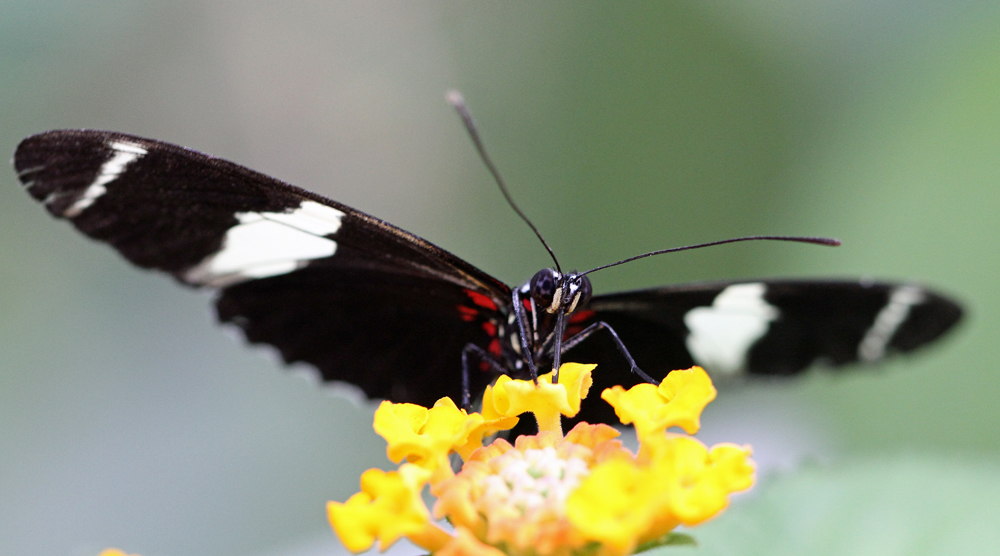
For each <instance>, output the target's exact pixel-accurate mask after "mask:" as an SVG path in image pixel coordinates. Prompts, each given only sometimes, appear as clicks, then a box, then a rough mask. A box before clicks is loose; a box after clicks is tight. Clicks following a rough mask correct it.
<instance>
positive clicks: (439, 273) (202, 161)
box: [14, 130, 509, 403]
mask: <svg viewBox="0 0 1000 556" xmlns="http://www.w3.org/2000/svg"><path fill="white" fill-rule="evenodd" d="M14 166H15V169H16V170H17V172H18V175H19V177H20V179H21V181H22V182H24V184H25V185H26V186H27V189H28V192H29V193H30V194H31V195H32V196H33V197H34V198H35V199H37V200H39V201H41V202H42V203H43V204H44V205H45V206H46V208H47V209H48V210H49V211H50V212H51V213H52V214H53V215H55V216H56V217H59V218H65V219H68V220H70V221H71V222H72V223H73V224H74V225H75V226H76V227H77V228H78V229H79V230H80V231H81V232H83V233H84V234H86V235H88V236H90V237H92V238H94V239H97V240H100V241H104V242H107V243H109V244H111V245H112V246H113V247H115V248H116V249H117V250H118V251H119V252H120V253H121V254H122V255H124V256H125V257H126V258H127V259H128V260H130V261H131V262H133V263H134V264H136V265H138V266H141V267H144V268H153V269H157V270H162V271H166V272H169V273H171V274H172V275H173V276H175V277H176V278H177V279H178V280H180V281H181V282H183V283H185V284H188V285H192V286H204V287H215V288H219V289H221V293H220V297H219V299H218V311H219V317H220V319H221V320H222V321H225V322H231V323H234V324H236V325H237V326H239V327H240V328H242V329H243V330H244V331H245V333H246V335H247V338H248V339H249V340H250V341H252V342H263V343H268V344H272V345H274V346H276V347H277V348H278V349H279V350H280V351H281V352H282V355H283V356H284V358H285V360H286V361H289V362H291V361H305V362H307V363H311V364H313V365H315V366H316V367H317V368H318V369H319V371H320V372H321V374H322V376H323V378H324V379H327V380H345V381H348V382H351V383H354V384H357V385H359V386H361V387H362V388H363V389H364V390H365V392H366V393H367V394H368V395H369V396H372V397H391V398H392V399H395V400H397V401H419V402H423V403H427V402H430V403H433V402H434V401H435V400H436V399H437V398H438V397H440V396H441V395H444V394H449V395H454V396H455V397H456V398H457V397H458V394H459V392H460V390H461V359H460V352H461V349H462V347H463V346H464V344H465V343H469V342H472V343H475V344H477V345H481V346H482V347H483V348H484V349H485V348H488V347H489V345H490V343H491V342H492V341H493V340H494V339H495V338H494V337H493V336H491V335H490V332H491V330H492V331H493V332H494V334H495V327H494V328H493V329H491V328H490V327H489V326H488V325H485V323H488V322H490V321H491V320H494V321H495V320H498V319H500V318H501V316H500V315H499V312H498V307H499V306H500V305H502V304H504V303H509V300H508V299H509V289H508V288H507V286H506V285H504V284H503V283H502V282H499V281H498V280H496V279H494V278H492V277H490V276H489V275H487V274H485V273H483V272H482V271H480V270H478V269H476V268H475V267H474V266H472V265H470V264H469V263H467V262H465V261H463V260H462V259H460V258H458V257H456V256H454V255H452V254H450V253H448V252H446V251H444V250H443V249H440V248H438V247H436V246H434V245H432V244H431V243H429V242H427V241H425V240H423V239H421V238H419V237H417V236H415V235H413V234H410V233H408V232H405V231H403V230H401V229H399V228H397V227H395V226H392V225H390V224H388V223H385V222H383V221H381V220H379V219H377V218H374V217H372V216H369V215H367V214H364V213H362V212H360V211H357V210H354V209H352V208H350V207H348V206H346V205H343V204H340V203H337V202H335V201H331V200H329V199H326V198H323V197H321V196H319V195H316V194H314V193H310V192H308V191H305V190H303V189H300V188H297V187H294V186H292V185H289V184H286V183H284V182H281V181H278V180H275V179H273V178H270V177H268V176H265V175H263V174H260V173H258V172H255V171H253V170H250V169H247V168H244V167H243V166H240V165H237V164H233V163H231V162H227V161H225V160H222V159H218V158H214V157H211V156H207V155H204V154H201V153H198V152H195V151H191V150H188V149H185V148H183V147H178V146H175V145H170V144H167V143H162V142H159V141H153V140H149V139H143V138H139V137H134V136H130V135H125V134H120V133H111V132H102V131H87V130H67V131H51V132H47V133H42V134H39V135H35V136H32V137H29V138H27V139H25V140H24V141H23V142H22V143H21V144H20V145H19V146H18V149H17V151H16V153H15V156H14ZM470 292H471V293H470ZM483 299H486V300H489V303H483V302H482V300H483ZM475 300H479V301H480V303H478V304H477V303H474V301H475ZM491 303H492V309H491V308H490V304H491ZM491 376H492V375H490V377H491ZM490 377H486V376H478V375H477V376H473V377H472V382H473V386H475V387H476V388H479V389H480V390H481V389H482V388H483V387H485V384H486V381H487V380H488V379H489V378H490Z"/></svg>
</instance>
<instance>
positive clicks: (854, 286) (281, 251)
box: [14, 122, 962, 421]
mask: <svg viewBox="0 0 1000 556" xmlns="http://www.w3.org/2000/svg"><path fill="white" fill-rule="evenodd" d="M467 123H468V122H467ZM473 138H474V140H475V141H476V145H477V147H479V148H480V149H481V143H480V142H479V139H478V136H477V135H475V134H473ZM481 150H482V149H481ZM484 158H485V157H484ZM487 163H488V165H489V166H490V167H491V169H492V163H490V162H489V161H488V159H487ZM14 167H15V169H16V171H17V175H18V177H19V179H20V181H21V182H22V183H23V184H24V186H25V188H26V189H27V192H28V193H29V194H30V195H31V196H32V197H33V198H35V199H36V200H37V201H39V202H41V203H42V205H44V206H45V208H46V209H47V210H48V211H49V212H50V213H51V214H52V215H53V216H54V217H56V218H60V219H64V220H68V221H70V222H71V223H72V224H73V225H74V226H75V227H76V228H77V229H78V230H79V231H80V232H82V233H83V234H85V235H87V236H89V237H90V238H93V239H95V240H98V241H102V242H105V243H107V244H109V245H111V246H112V247H114V248H115V249H116V250H117V251H118V252H119V253H121V254H122V256H124V257H125V258H126V259H128V260H129V261H130V262H132V263H133V264H135V265H136V266H139V267H142V268H148V269H155V270H158V271H162V272H166V273H169V274H170V275H172V276H173V277H174V278H175V279H176V280H177V281H179V282H180V283H182V284H184V285H186V286H191V287H194V288H208V289H212V290H215V291H216V292H217V296H216V298H215V307H216V311H217V314H218V319H219V320H220V321H221V322H223V323H229V324H232V325H235V326H236V327H238V328H239V329H240V330H242V332H243V334H244V335H245V337H246V339H247V340H248V341H249V342H251V343H255V344H256V343H264V344H270V345H272V346H274V347H276V348H277V349H278V350H279V351H280V353H281V354H282V356H283V358H284V360H285V361H286V362H289V363H291V362H298V361H301V362H305V363H308V364H310V365H312V366H313V367H315V369H317V370H318V373H319V375H320V376H321V377H322V379H323V380H324V381H340V382H346V383H350V384H353V385H355V386H357V387H359V388H360V389H361V390H363V391H364V393H365V394H366V395H367V396H369V397H370V398H385V399H389V400H392V401H395V402H412V403H418V404H421V405H425V406H429V405H430V404H433V403H434V402H435V401H436V400H437V399H438V398H440V397H442V396H450V397H451V398H452V399H454V400H455V401H457V402H461V403H464V404H468V402H469V400H470V397H471V398H474V397H476V396H477V395H478V394H479V393H481V392H482V391H483V390H484V389H485V387H486V386H487V385H488V384H489V383H490V382H491V381H492V380H493V379H495V378H496V376H498V375H499V374H501V373H503V374H508V375H511V376H513V377H516V378H527V377H531V376H535V375H536V374H537V373H539V372H545V371H547V370H548V369H549V368H551V367H552V366H553V365H554V364H557V363H558V362H559V361H560V358H562V359H565V358H566V357H572V359H573V360H574V361H579V362H593V363H599V372H598V373H597V374H596V376H595V385H594V387H595V388H602V387H606V386H610V385H611V384H634V383H636V382H638V381H643V380H654V381H655V380H657V379H660V378H662V377H663V376H664V375H665V374H666V373H667V372H669V371H670V370H672V369H683V368H688V367H690V366H692V365H695V364H697V365H701V366H702V367H704V368H706V369H707V370H708V371H709V372H711V373H713V374H714V375H716V376H745V375H793V374H796V373H799V372H801V371H803V370H804V369H806V368H808V367H809V366H811V365H813V364H814V363H817V362H824V363H827V364H830V365H833V366H838V365H843V364H847V363H852V362H862V363H872V362H877V361H880V360H882V359H883V358H885V357H887V356H889V355H891V354H894V353H898V352H908V351H911V350H913V349H915V348H917V347H919V346H922V345H924V344H927V343H928V342H931V341H933V340H935V339H937V338H939V337H941V336H942V335H943V334H944V333H945V332H947V331H948V330H949V329H951V328H953V327H954V325H955V324H956V323H957V322H958V321H959V320H960V318H961V315H962V309H961V308H960V306H959V305H958V304H957V303H956V302H954V301H952V300H950V299H949V298H947V297H945V296H943V295H941V294H939V293H936V292H934V291H931V290H929V289H927V288H925V287H922V286H920V285H916V284H911V283H886V282H876V281H869V280H821V281H806V280H747V281H729V282H714V283H699V284H686V285H675V286H665V287H657V288H653V289H647V290H640V291H631V292H624V293H613V294H603V295H594V294H593V288H592V285H591V282H590V279H589V276H588V274H589V273H590V272H592V271H588V272H583V273H577V272H563V271H562V270H560V269H559V268H558V266H557V267H556V268H547V269H543V270H541V271H539V272H537V273H536V274H535V275H534V276H533V277H532V278H531V279H530V280H528V281H527V282H525V283H524V284H523V285H521V286H518V287H510V286H508V285H507V284H504V283H503V282H501V281H499V280H497V279H496V278H493V277H492V276H490V275H489V274H487V273H485V272H483V271H482V270H479V269H478V268H476V267H474V266H473V265H471V264H470V263H468V262H466V261H464V260H462V259H461V258H459V257H457V256H455V255H453V254H451V253H449V252H447V251H445V250H444V249H441V248H440V247H437V246H436V245H434V244H432V243H430V242H428V241H425V240H424V239H421V238H419V237H417V236H416V235H414V234H411V233H409V232H406V231H404V230H402V229H400V228H398V227H396V226H393V225H392V224H389V223H387V222H385V221H383V220H380V219H378V218H375V217H373V216H370V215H368V214H365V213H363V212H361V211H358V210H355V209H353V208H351V207H349V206H346V205H344V204H341V203H338V202H336V201H333V200H330V199H327V198H325V197H323V196H320V195H317V194H315V193H312V192H309V191H306V190H304V189H301V188H298V187H295V186H292V185H289V184H287V183H284V182H282V181H279V180H277V179H274V178H271V177H268V176H266V175H263V174H261V173H258V172H255V171H253V170H250V169H248V168H245V167H243V166H240V165H237V164H234V163H232V162H228V161H226V160H222V159H219V158H214V157H212V156H209V155H206V154H202V153H199V152H196V151H193V150H189V149H186V148H183V147H179V146H176V145H172V144H169V143H164V142H161V141H156V140H151V139H144V138H140V137H136V136H133V135H128V134H124V133H115V132H108V131H92V130H56V131H48V132H45V133H40V134H38V135H33V136H31V137H28V138H27V139H24V140H23V141H22V142H21V143H20V145H19V146H18V147H17V150H16V153H15V155H14ZM501 187H502V188H503V186H502V184H501ZM504 193H505V195H506V189H504ZM512 204H513V203H512ZM515 210H518V212H519V213H520V211H519V209H516V206H515ZM529 224H530V222H529ZM532 228H534V226H532ZM539 237H540V236H539ZM741 239H745V238H741ZM772 239H784V238H772ZM793 239H795V238H793ZM798 239H803V238H798ZM730 241H733V240H730ZM546 247H547V246H546ZM627 260H629V259H627ZM557 265H558V263H557ZM609 266H610V265H609ZM599 268H603V267H599ZM594 270H598V269H594ZM597 391H598V392H599V391H600V390H597ZM588 411H589V413H588V414H586V415H585V417H587V418H589V419H590V420H593V421H609V420H611V419H612V418H613V414H611V413H610V410H609V409H593V410H588Z"/></svg>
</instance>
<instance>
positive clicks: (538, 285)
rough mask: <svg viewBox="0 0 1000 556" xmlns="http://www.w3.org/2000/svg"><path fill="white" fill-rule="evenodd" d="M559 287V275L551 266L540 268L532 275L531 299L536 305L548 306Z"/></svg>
mask: <svg viewBox="0 0 1000 556" xmlns="http://www.w3.org/2000/svg"><path fill="white" fill-rule="evenodd" d="M557 287H559V275H558V274H557V273H556V271H555V270H552V269H551V268H545V269H542V270H539V271H538V272H536V273H535V275H534V276H532V277H531V299H534V300H535V305H537V306H539V307H545V308H548V307H549V306H550V305H552V299H553V298H554V297H555V295H556V288H557Z"/></svg>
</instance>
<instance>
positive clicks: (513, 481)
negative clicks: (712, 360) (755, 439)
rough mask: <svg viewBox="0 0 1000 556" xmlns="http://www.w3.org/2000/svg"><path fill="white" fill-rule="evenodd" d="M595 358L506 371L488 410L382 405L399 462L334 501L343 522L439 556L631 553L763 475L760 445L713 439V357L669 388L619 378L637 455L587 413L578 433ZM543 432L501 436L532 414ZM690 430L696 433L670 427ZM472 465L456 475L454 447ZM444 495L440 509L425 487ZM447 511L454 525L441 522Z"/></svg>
mask: <svg viewBox="0 0 1000 556" xmlns="http://www.w3.org/2000/svg"><path fill="white" fill-rule="evenodd" d="M593 369H594V365H581V364H576V363H566V364H564V365H563V366H562V367H561V368H560V369H559V374H558V377H559V378H558V383H553V380H552V378H553V377H552V373H549V374H548V375H544V376H541V377H539V379H538V381H537V383H535V382H534V381H530V380H512V379H510V378H509V377H506V376H501V377H500V378H499V379H498V380H497V381H496V383H495V384H494V385H493V387H491V388H488V389H487V390H486V392H485V394H484V396H483V407H482V411H481V412H480V413H468V412H466V411H465V410H463V409H460V408H458V407H456V406H455V404H454V402H452V401H451V399H450V398H442V399H440V400H438V402H437V403H436V404H434V407H431V408H424V407H421V406H417V405H412V404H394V403H391V402H382V404H381V405H380V406H379V408H378V410H377V411H376V412H375V420H374V428H375V432H377V433H378V434H379V435H380V436H382V437H383V438H385V440H386V442H387V443H388V448H387V450H386V452H387V455H388V457H389V459H390V460H392V461H393V462H395V463H399V464H401V465H400V466H399V468H398V469H397V470H395V471H388V472H387V471H382V470H379V469H369V470H368V471H366V472H364V473H363V474H362V475H361V492H359V493H357V494H355V495H353V496H352V497H350V498H349V499H348V500H347V502H344V503H340V502H329V503H328V505H327V514H328V517H329V520H330V524H331V525H332V527H333V529H334V531H336V533H337V535H338V536H339V537H340V539H341V541H342V542H343V543H344V545H345V546H346V547H347V548H348V549H350V550H351V551H353V552H362V551H365V550H368V549H370V548H371V547H372V546H373V545H374V544H375V542H376V541H378V543H379V548H380V549H381V550H385V549H387V548H388V547H389V546H391V545H392V544H393V543H395V542H396V541H397V540H399V539H400V538H403V537H405V538H407V539H409V540H410V541H412V542H413V543H414V544H416V545H418V546H420V547H422V548H424V549H426V550H428V551H429V552H430V553H432V554H435V555H438V556H466V555H468V556H502V555H505V554H506V555H508V556H521V555H524V556H549V555H552V556H570V555H583V554H586V555H588V556H591V555H593V556H627V555H629V554H633V553H636V552H640V551H643V550H646V549H649V548H652V547H655V546H660V545H663V544H671V543H673V542H677V541H678V539H686V537H684V536H681V535H677V534H676V533H674V532H673V530H674V529H675V528H676V527H678V526H679V525H685V526H693V525H697V524H699V523H702V522H704V521H706V520H708V519H709V518H711V517H713V516H715V515H716V514H718V513H719V512H721V511H722V510H723V509H725V507H726V506H727V505H728V503H729V496H730V494H732V493H734V492H737V491H741V490H745V489H747V488H749V487H750V486H751V485H752V484H753V481H754V465H753V462H752V461H751V460H750V459H749V458H750V448H749V447H746V446H737V445H734V444H719V445H716V446H713V447H712V448H708V447H706V446H705V445H704V444H702V443H701V442H700V441H698V440H697V439H695V438H693V437H691V436H689V435H691V434H694V433H696V432H697V431H698V428H699V426H700V422H699V419H700V416H701V412H702V410H703V409H704V408H705V406H706V405H707V404H708V403H709V402H711V401H712V400H713V399H714V398H715V394H716V391H715V388H714V386H713V385H712V382H711V380H710V379H709V377H708V375H707V374H706V373H705V371H704V370H702V369H701V368H700V367H692V368H691V369H687V370H682V371H673V372H671V373H669V374H668V375H667V376H666V378H665V379H664V380H663V381H662V382H661V383H660V384H659V385H653V384H640V385H637V386H634V387H632V388H630V389H628V390H625V389H624V388H622V387H620V386H615V387H613V388H609V389H606V390H604V392H602V393H601V398H602V399H604V400H605V401H606V402H608V403H610V404H611V405H612V406H613V407H614V409H615V413H616V414H617V416H618V418H619V419H620V420H621V422H622V423H623V424H626V425H633V426H635V430H636V435H637V437H638V439H639V443H640V447H639V450H638V452H637V453H632V452H631V451H630V450H628V449H626V448H624V447H623V446H622V444H621V442H620V441H619V440H618V439H617V437H618V436H619V433H618V431H617V430H615V429H614V428H612V427H610V426H607V425H604V424H596V425H591V424H587V423H579V424H577V425H576V426H575V427H574V428H573V429H572V430H570V431H569V432H568V433H566V434H565V435H564V434H563V431H562V426H561V416H562V415H565V416H568V417H572V416H575V415H576V414H577V412H579V410H580V404H581V400H582V399H584V398H585V397H586V396H587V394H588V392H589V390H590V386H591V384H592V380H591V373H592V371H593ZM525 413H532V414H534V416H535V419H536V420H537V422H538V425H539V433H538V434H536V435H533V436H520V437H518V438H517V439H516V440H515V441H514V444H513V445H512V444H510V442H508V441H506V440H504V439H502V438H498V439H496V440H494V441H493V442H492V443H491V444H489V445H488V446H483V440H484V439H485V438H488V437H491V436H492V435H494V434H496V433H497V432H499V431H503V430H509V429H511V428H513V426H514V425H515V424H516V423H517V422H518V419H519V418H521V417H520V416H522V414H525ZM673 427H679V428H680V429H682V430H684V431H685V432H686V433H687V434H680V433H673V432H667V430H668V429H671V428H673ZM453 453H457V454H458V455H459V456H460V457H461V458H462V460H463V461H464V465H463V466H462V468H461V470H459V471H458V472H455V471H454V470H453V469H452V465H451V461H450V456H451V454H453ZM428 486H429V488H430V492H431V494H433V495H434V496H435V497H436V498H437V501H436V503H435V504H434V506H433V509H429V508H428V507H427V506H426V504H425V503H424V501H423V497H422V493H423V491H424V489H425V488H426V487H428ZM442 519H446V520H447V521H448V522H449V523H450V524H451V526H452V528H453V530H451V531H449V530H446V529H444V528H442V527H441V526H440V525H438V522H439V521H440V520H442Z"/></svg>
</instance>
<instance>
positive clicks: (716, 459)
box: [653, 436, 754, 525]
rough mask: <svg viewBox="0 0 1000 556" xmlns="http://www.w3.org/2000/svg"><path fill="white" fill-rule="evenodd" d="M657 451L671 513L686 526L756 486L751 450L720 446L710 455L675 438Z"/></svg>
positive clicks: (696, 443)
mask: <svg viewBox="0 0 1000 556" xmlns="http://www.w3.org/2000/svg"><path fill="white" fill-rule="evenodd" d="M664 448H665V449H662V450H657V458H656V461H655V462H654V464H653V467H654V468H655V469H656V470H657V471H658V472H659V473H660V474H661V475H662V476H664V477H666V478H667V483H666V493H667V495H668V499H669V502H670V511H671V513H673V514H674V515H675V516H677V519H679V520H680V521H681V522H682V523H684V524H685V525H697V524H698V523H701V522H703V521H705V520H707V519H709V518H711V517H713V516H714V515H716V514H717V513H719V512H721V511H722V510H723V509H725V508H726V506H728V505H729V496H730V495H731V494H732V493H733V492H736V491H739V490H745V489H747V488H749V487H750V486H751V485H752V484H753V474H754V467H753V463H752V462H750V461H749V460H748V458H749V456H750V450H749V448H741V447H738V446H734V445H720V446H716V447H715V448H713V449H712V452H711V453H710V452H709V451H708V449H707V448H706V447H705V445H704V444H702V443H701V442H699V441H698V440H695V439H693V438H689V437H684V436H676V437H671V438H669V439H667V440H666V442H665V443H664Z"/></svg>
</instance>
